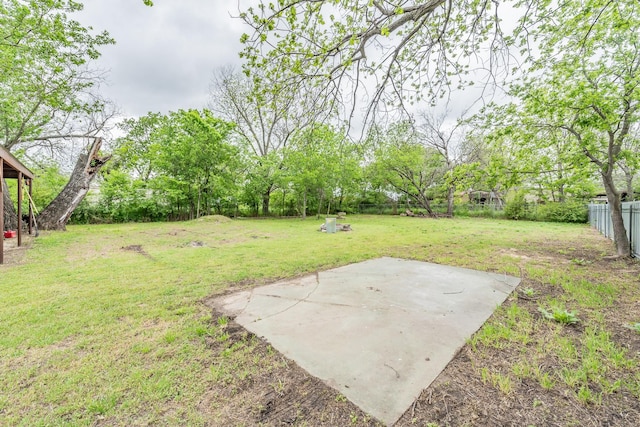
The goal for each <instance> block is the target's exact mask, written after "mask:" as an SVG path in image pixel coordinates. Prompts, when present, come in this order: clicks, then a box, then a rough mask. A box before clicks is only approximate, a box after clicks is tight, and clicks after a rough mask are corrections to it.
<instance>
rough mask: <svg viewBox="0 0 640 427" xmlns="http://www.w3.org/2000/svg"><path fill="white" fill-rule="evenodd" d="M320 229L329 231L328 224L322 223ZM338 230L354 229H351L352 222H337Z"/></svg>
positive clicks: (324, 231)
mask: <svg viewBox="0 0 640 427" xmlns="http://www.w3.org/2000/svg"><path fill="white" fill-rule="evenodd" d="M320 231H322V232H323V233H326V232H327V224H324V223H323V224H322V225H321V226H320ZM336 231H353V230H351V224H336Z"/></svg>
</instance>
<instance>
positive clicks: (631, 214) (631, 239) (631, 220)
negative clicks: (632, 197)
mask: <svg viewBox="0 0 640 427" xmlns="http://www.w3.org/2000/svg"><path fill="white" fill-rule="evenodd" d="M629 251H630V252H631V256H633V203H631V204H629Z"/></svg>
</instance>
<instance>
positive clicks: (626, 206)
mask: <svg viewBox="0 0 640 427" xmlns="http://www.w3.org/2000/svg"><path fill="white" fill-rule="evenodd" d="M622 219H623V220H624V228H625V230H627V236H628V237H629V244H630V245H631V254H632V255H633V256H634V257H640V202H624V203H622ZM589 224H591V226H592V227H594V228H595V229H597V230H598V231H600V232H601V233H602V234H604V235H605V236H606V237H607V238H609V239H612V240H613V222H612V221H611V210H610V209H609V205H608V204H590V205H589Z"/></svg>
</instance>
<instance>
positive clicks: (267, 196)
mask: <svg viewBox="0 0 640 427" xmlns="http://www.w3.org/2000/svg"><path fill="white" fill-rule="evenodd" d="M270 201H271V188H269V189H268V190H267V191H265V192H264V193H263V194H262V216H269V202H270Z"/></svg>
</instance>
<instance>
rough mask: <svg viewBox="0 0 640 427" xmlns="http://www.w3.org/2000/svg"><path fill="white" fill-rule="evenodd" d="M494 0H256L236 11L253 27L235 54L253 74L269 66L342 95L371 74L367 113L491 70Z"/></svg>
mask: <svg viewBox="0 0 640 427" xmlns="http://www.w3.org/2000/svg"><path fill="white" fill-rule="evenodd" d="M497 7H498V2H496V1H492V0H479V1H478V0H461V1H456V2H453V1H445V0H380V1H378V0H376V1H370V0H357V1H351V2H346V1H343V0H282V1H278V2H267V1H263V0H261V1H259V2H258V5H257V6H255V7H249V8H248V9H247V10H246V11H244V12H243V13H241V14H240V17H241V18H242V19H244V21H245V22H246V23H247V24H248V25H250V26H251V27H252V29H253V32H252V33H251V34H245V35H243V36H242V39H241V42H242V43H244V45H245V47H244V50H243V51H242V53H241V56H242V57H243V58H244V59H245V60H246V64H245V71H246V72H247V73H248V74H249V75H251V76H254V77H256V78H260V76H262V75H265V70H268V71H267V74H268V75H269V76H270V78H272V79H275V80H276V81H278V82H283V83H285V84H288V85H289V86H290V87H293V86H295V85H297V84H298V82H300V81H306V80H312V81H314V82H316V83H317V84H318V85H319V86H320V87H321V88H322V89H323V90H324V91H325V92H326V94H330V95H333V96H335V97H336V98H337V99H339V100H341V101H346V102H350V101H353V100H354V99H353V98H354V97H355V94H356V93H357V92H359V91H360V90H362V91H363V92H368V90H369V88H370V86H368V85H366V84H363V83H362V82H363V77H370V78H371V80H370V81H373V82H374V84H375V91H374V92H373V94H372V95H371V97H370V98H369V99H368V101H369V105H370V107H371V108H370V109H369V113H371V112H373V111H374V109H373V107H374V106H376V105H378V104H379V103H381V102H382V103H384V102H389V103H392V104H395V105H397V104H398V103H399V104H400V105H404V104H405V103H406V102H413V101H420V100H421V99H424V98H427V99H433V97H434V96H436V95H438V94H441V93H442V92H443V91H444V90H447V89H448V87H449V86H450V85H456V84H458V83H460V82H462V81H464V75H465V74H466V73H467V72H468V71H469V70H470V68H474V67H475V66H479V67H483V68H484V69H485V70H496V64H498V63H500V61H498V55H499V53H500V52H502V44H503V38H502V34H501V33H502V30H501V28H500V20H499V19H498V16H497ZM480 47H485V48H487V50H486V52H488V53H489V55H490V58H487V59H486V63H484V64H482V63H481V62H482V61H480V62H476V61H477V60H478V57H476V56H475V55H472V53H473V52H474V51H478V49H479V48H480ZM345 89H348V90H347V91H345Z"/></svg>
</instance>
